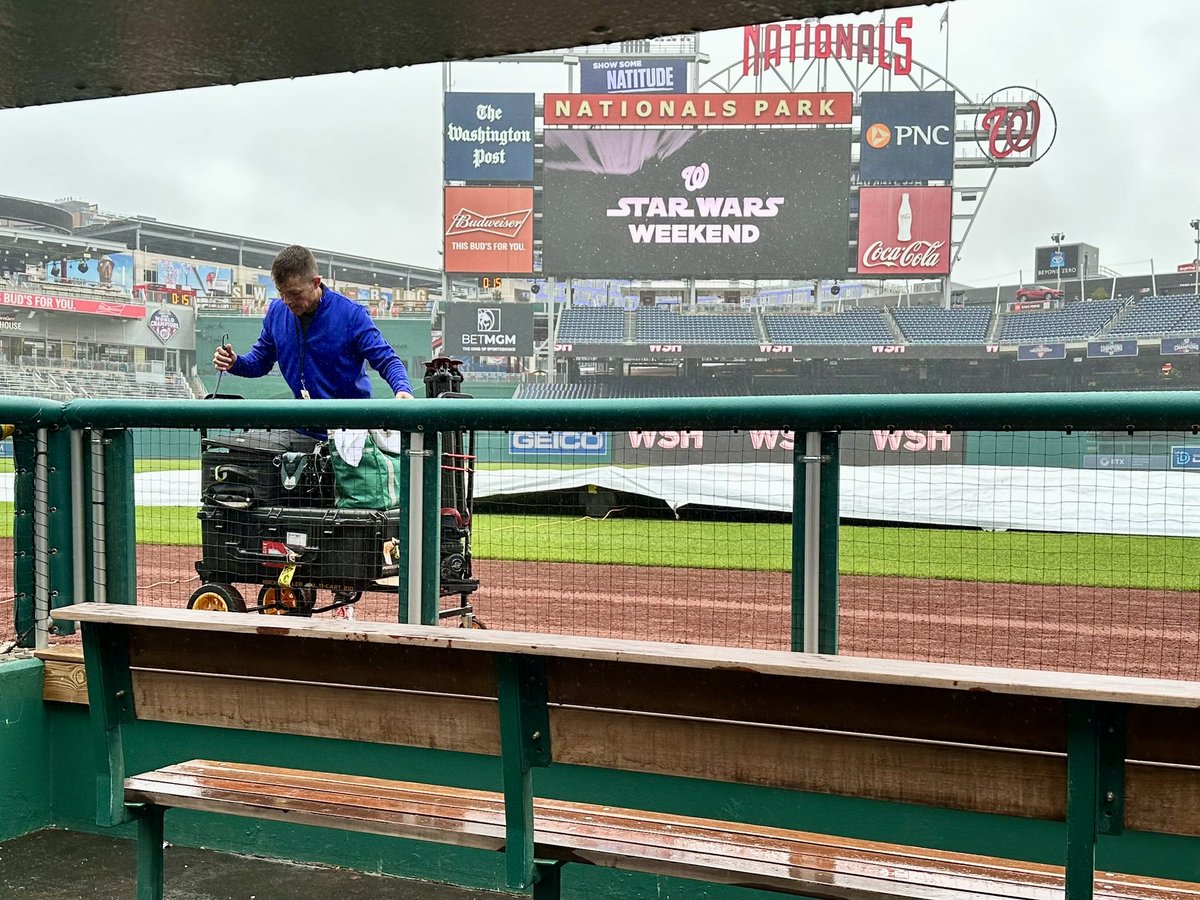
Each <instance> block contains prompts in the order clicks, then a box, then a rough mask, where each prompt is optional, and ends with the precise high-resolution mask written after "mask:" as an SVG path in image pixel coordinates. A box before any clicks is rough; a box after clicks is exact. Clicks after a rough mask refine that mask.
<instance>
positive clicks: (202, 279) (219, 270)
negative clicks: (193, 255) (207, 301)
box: [158, 259, 233, 297]
mask: <svg viewBox="0 0 1200 900" xmlns="http://www.w3.org/2000/svg"><path fill="white" fill-rule="evenodd" d="M158 283H159V284H177V285H179V286H180V287H186V288H191V289H192V290H194V291H195V292H196V293H197V294H199V295H200V296H202V297H205V296H218V297H228V296H229V294H230V286H231V285H232V284H233V269H230V268H226V267H225V266H198V265H196V264H194V263H186V262H183V261H182V260H175V259H160V260H159V261H158Z"/></svg>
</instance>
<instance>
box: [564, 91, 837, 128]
mask: <svg viewBox="0 0 1200 900" xmlns="http://www.w3.org/2000/svg"><path fill="white" fill-rule="evenodd" d="M853 106H854V95H853V94H851V93H850V92H848V91H846V92H834V93H807V94H778V93H775V94H725V95H719V94H627V95H623V96H615V97H614V96H610V95H607V94H547V95H546V104H545V110H544V114H545V122H546V125H547V126H555V125H703V126H706V127H712V126H716V125H849V124H850V119H851V116H852V114H853Z"/></svg>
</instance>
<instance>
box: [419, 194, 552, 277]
mask: <svg viewBox="0 0 1200 900" xmlns="http://www.w3.org/2000/svg"><path fill="white" fill-rule="evenodd" d="M444 209H445V220H444V230H443V235H444V237H443V251H442V252H443V253H444V254H445V257H446V271H447V272H462V273H469V274H480V275H498V274H504V275H525V274H528V273H530V272H532V271H533V189H532V188H528V187H448V188H446V194H445V207H444Z"/></svg>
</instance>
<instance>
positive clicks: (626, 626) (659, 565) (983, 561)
mask: <svg viewBox="0 0 1200 900" xmlns="http://www.w3.org/2000/svg"><path fill="white" fill-rule="evenodd" d="M3 512H4V510H3V509H2V508H0V513H3ZM0 522H4V523H5V525H6V526H7V523H9V522H11V516H9V515H3V516H0ZM10 534H11V528H9V529H8V531H0V535H2V536H3V538H4V540H3V541H2V542H0V584H2V585H4V586H5V587H6V588H7V590H6V591H5V592H4V594H3V595H2V596H0V640H2V639H4V638H5V636H6V634H7V633H8V632H11V628H12V625H11V613H10V611H9V610H8V609H5V607H6V606H8V603H4V602H3V601H9V602H11V600H10V598H11V597H12V588H11V585H12V583H13V582H12V569H11V565H12V546H11V542H10V540H9V537H10ZM473 535H474V537H473V548H474V555H475V574H476V576H477V577H478V578H479V579H480V581H481V587H480V589H479V591H478V592H477V593H476V594H475V595H474V598H473V601H474V604H475V607H476V610H477V612H478V615H479V616H480V617H481V619H482V620H483V621H484V622H485V623H486V624H487V626H488V627H491V628H507V629H521V630H530V631H542V632H557V633H566V634H581V635H593V636H606V637H620V638H636V639H645V640H663V641H678V642H686V643H705V644H718V645H730V646H739V647H760V648H768V649H786V648H788V647H789V646H790V633H791V579H790V576H789V571H790V568H791V552H792V551H791V527H790V526H789V525H786V524H761V523H755V524H748V523H731V522H712V521H680V520H661V519H639V518H628V519H620V518H608V519H603V520H597V519H588V518H576V517H566V516H524V515H521V516H518V515H479V516H477V517H476V520H475V527H474V532H473ZM138 540H139V551H138V602H140V603H146V604H155V605H171V606H182V605H184V604H185V603H186V601H187V598H188V596H189V595H190V593H191V592H192V591H193V590H194V589H195V587H196V586H197V585H198V584H199V582H198V580H197V576H196V574H195V568H194V563H195V561H196V560H197V559H199V557H200V531H199V523H198V522H197V520H196V513H195V509H194V508H189V507H147V508H139V520H138ZM1198 552H1200V540H1198V539H1185V538H1162V537H1136V536H1120V535H1079V534H1049V533H1028V532H1025V533H1015V532H987V531H975V530H954V529H935V528H899V527H883V526H864V525H845V526H843V527H842V528H841V529H840V561H841V565H840V578H839V594H840V596H839V614H838V631H839V650H840V652H843V653H850V654H862V655H874V656H887V657H895V658H906V659H923V660H931V661H940V662H964V663H976V664H984V665H1005V666H1020V667H1032V668H1053V669H1060V670H1072V671H1092V672H1105V673H1112V674H1129V675H1135V674H1136V675H1147V676H1158V677H1171V678H1195V677H1198V675H1200V650H1198V648H1200V640H1198V638H1200V572H1198V571H1197V567H1196V566H1194V565H1193V564H1192V560H1194V559H1195V558H1197V554H1198ZM240 587H241V590H242V592H243V594H245V595H246V596H247V598H248V599H250V600H251V602H253V601H252V598H253V597H254V594H255V591H256V590H257V586H255V585H242V586H240ZM322 596H327V595H322ZM452 599H453V598H446V600H445V603H446V604H447V605H449V604H450V603H451V600H452ZM396 610H397V598H396V596H395V594H393V593H391V592H379V593H368V594H367V595H365V596H364V598H363V599H362V600H361V601H360V602H359V603H358V604H357V606H356V609H355V615H356V617H357V618H360V619H369V620H378V621H395V619H396V615H397V613H396ZM447 621H448V623H453V622H455V621H456V620H447Z"/></svg>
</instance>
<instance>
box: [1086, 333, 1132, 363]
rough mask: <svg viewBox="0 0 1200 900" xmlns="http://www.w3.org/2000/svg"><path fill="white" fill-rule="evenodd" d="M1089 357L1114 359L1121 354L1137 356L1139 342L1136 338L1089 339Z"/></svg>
mask: <svg viewBox="0 0 1200 900" xmlns="http://www.w3.org/2000/svg"><path fill="white" fill-rule="evenodd" d="M1087 355H1088V359H1113V358H1116V357H1121V356H1137V355H1138V344H1137V341H1136V340H1134V339H1132V338H1131V339H1128V340H1110V341H1088V351H1087Z"/></svg>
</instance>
